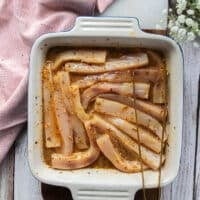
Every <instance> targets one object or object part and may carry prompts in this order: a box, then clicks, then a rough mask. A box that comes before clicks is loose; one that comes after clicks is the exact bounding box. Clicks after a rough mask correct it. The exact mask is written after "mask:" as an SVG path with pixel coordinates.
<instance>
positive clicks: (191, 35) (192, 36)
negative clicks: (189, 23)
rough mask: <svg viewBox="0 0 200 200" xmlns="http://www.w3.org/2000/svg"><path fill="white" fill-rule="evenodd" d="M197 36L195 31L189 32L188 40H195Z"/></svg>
mask: <svg viewBox="0 0 200 200" xmlns="http://www.w3.org/2000/svg"><path fill="white" fill-rule="evenodd" d="M195 38H196V36H195V34H194V33H193V32H189V33H187V40H188V41H193V40H195Z"/></svg>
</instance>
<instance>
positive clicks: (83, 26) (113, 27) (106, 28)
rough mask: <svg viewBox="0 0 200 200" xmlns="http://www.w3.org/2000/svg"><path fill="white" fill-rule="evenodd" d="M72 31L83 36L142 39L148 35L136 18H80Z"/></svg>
mask: <svg viewBox="0 0 200 200" xmlns="http://www.w3.org/2000/svg"><path fill="white" fill-rule="evenodd" d="M71 31H72V32H73V34H74V35H81V36H84V35H87V36H90V35H91V36H94V35H95V36H112V37H115V36H126V37H127V36H128V37H134V36H135V37H136V36H140V37H141V35H146V34H147V33H145V32H143V31H142V30H141V29H140V26H139V21H138V19H137V18H134V17H121V18H115V17H78V18H77V19H76V23H75V26H74V28H73V29H72V30H71Z"/></svg>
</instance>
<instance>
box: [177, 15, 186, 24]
mask: <svg viewBox="0 0 200 200" xmlns="http://www.w3.org/2000/svg"><path fill="white" fill-rule="evenodd" d="M177 20H178V22H179V23H180V24H184V23H185V15H180V16H178V19H177Z"/></svg>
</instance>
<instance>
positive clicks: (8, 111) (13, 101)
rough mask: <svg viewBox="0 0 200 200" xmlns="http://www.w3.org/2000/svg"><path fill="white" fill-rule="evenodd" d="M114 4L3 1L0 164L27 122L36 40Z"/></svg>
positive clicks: (83, 0) (108, 1)
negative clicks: (31, 62) (30, 60)
mask: <svg viewBox="0 0 200 200" xmlns="http://www.w3.org/2000/svg"><path fill="white" fill-rule="evenodd" d="M112 1H113V0H28V1H27V0H10V1H7V0H2V1H0V13H2V14H1V15H0V29H1V31H0V40H1V42H0V163H1V161H2V160H3V158H4V157H5V155H6V153H7V152H8V150H9V148H10V147H11V145H12V144H13V142H14V141H15V139H16V137H17V135H18V133H19V132H20V131H21V129H22V127H23V125H24V124H25V122H26V120H27V82H28V66H29V53H30V49H31V46H32V44H33V42H34V41H35V39H36V38H37V37H39V36H40V35H41V34H44V33H47V32H57V31H62V30H66V29H68V28H71V27H72V26H73V24H74V21H75V19H76V17H77V16H79V15H93V14H94V11H95V8H97V9H98V10H99V12H103V11H104V10H105V9H106V7H107V6H109V5H110V4H111V3H112Z"/></svg>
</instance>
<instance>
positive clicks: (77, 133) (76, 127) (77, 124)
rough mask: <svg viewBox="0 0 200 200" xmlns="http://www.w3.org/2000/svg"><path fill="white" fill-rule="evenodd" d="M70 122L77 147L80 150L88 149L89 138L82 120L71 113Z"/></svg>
mask: <svg viewBox="0 0 200 200" xmlns="http://www.w3.org/2000/svg"><path fill="white" fill-rule="evenodd" d="M70 122H71V126H72V129H73V132H74V142H75V144H76V147H77V148H78V149H80V150H82V149H88V147H89V146H88V138H87V134H86V131H85V128H84V125H83V123H82V121H81V120H80V119H79V118H78V117H77V116H76V115H70Z"/></svg>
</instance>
